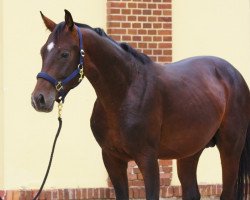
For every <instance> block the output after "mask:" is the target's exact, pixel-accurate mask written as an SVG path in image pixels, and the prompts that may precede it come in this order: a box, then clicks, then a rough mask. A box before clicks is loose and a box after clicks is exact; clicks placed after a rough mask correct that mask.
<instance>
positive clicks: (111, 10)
mask: <svg viewBox="0 0 250 200" xmlns="http://www.w3.org/2000/svg"><path fill="white" fill-rule="evenodd" d="M120 13H121V10H120V9H108V14H120Z"/></svg>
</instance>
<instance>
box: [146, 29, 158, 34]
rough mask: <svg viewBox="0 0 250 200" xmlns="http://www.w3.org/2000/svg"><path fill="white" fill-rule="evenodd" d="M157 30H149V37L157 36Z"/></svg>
mask: <svg viewBox="0 0 250 200" xmlns="http://www.w3.org/2000/svg"><path fill="white" fill-rule="evenodd" d="M156 33H157V32H156V30H148V34H149V35H156Z"/></svg>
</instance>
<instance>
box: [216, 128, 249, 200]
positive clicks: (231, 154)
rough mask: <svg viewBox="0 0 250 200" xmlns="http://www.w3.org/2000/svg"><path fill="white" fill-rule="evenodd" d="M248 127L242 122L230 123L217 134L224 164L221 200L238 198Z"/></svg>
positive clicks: (222, 163)
mask: <svg viewBox="0 0 250 200" xmlns="http://www.w3.org/2000/svg"><path fill="white" fill-rule="evenodd" d="M245 130H246V128H244V126H242V123H228V125H227V126H222V128H221V129H220V131H219V133H218V135H217V141H216V143H217V147H218V149H219V152H220V157H221V165H222V182H223V191H222V194H221V200H235V199H237V192H236V191H237V179H238V171H239V163H240V157H241V154H242V150H243V147H244V144H245V134H244V132H245Z"/></svg>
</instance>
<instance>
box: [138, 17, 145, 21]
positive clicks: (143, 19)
mask: <svg viewBox="0 0 250 200" xmlns="http://www.w3.org/2000/svg"><path fill="white" fill-rule="evenodd" d="M138 21H139V22H146V21H147V17H145V16H138Z"/></svg>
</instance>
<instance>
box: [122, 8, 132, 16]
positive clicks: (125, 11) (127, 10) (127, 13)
mask: <svg viewBox="0 0 250 200" xmlns="http://www.w3.org/2000/svg"><path fill="white" fill-rule="evenodd" d="M122 14H124V15H130V14H131V9H122Z"/></svg>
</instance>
